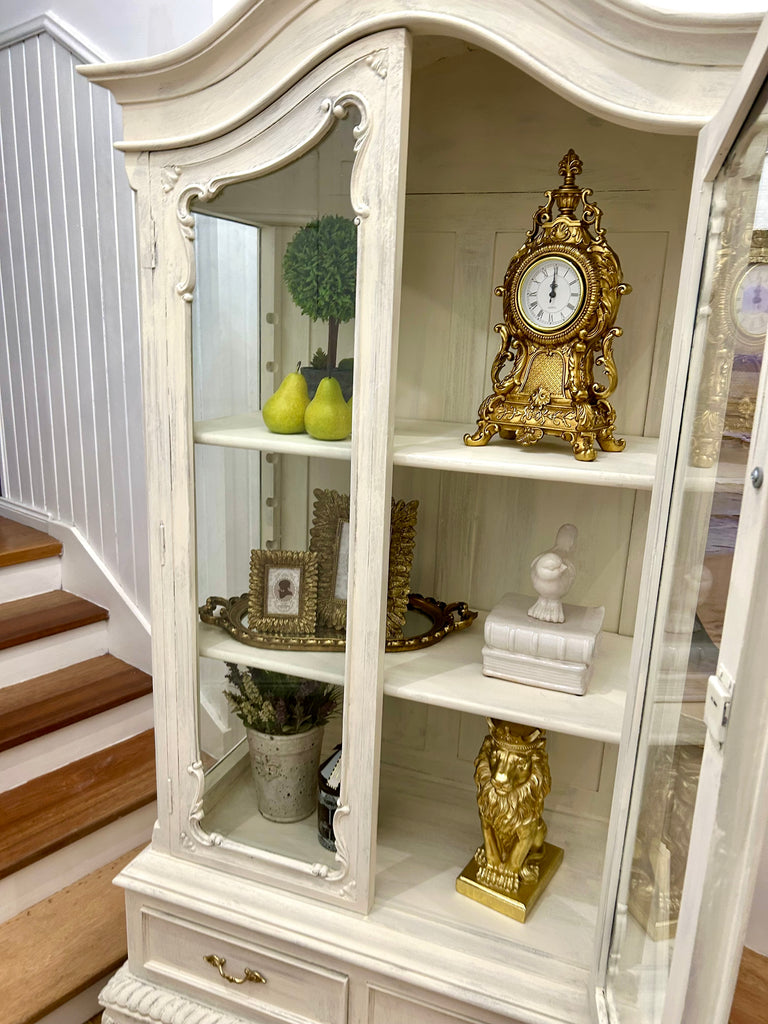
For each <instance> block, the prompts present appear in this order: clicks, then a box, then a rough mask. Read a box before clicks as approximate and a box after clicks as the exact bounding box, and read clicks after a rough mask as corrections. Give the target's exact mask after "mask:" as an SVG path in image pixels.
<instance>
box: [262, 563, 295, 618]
mask: <svg viewBox="0 0 768 1024" xmlns="http://www.w3.org/2000/svg"><path fill="white" fill-rule="evenodd" d="M266 583H267V615H298V614H299V592H300V590H301V569H289V568H286V567H285V566H281V565H279V566H275V567H274V568H270V569H268V570H267V579H266Z"/></svg>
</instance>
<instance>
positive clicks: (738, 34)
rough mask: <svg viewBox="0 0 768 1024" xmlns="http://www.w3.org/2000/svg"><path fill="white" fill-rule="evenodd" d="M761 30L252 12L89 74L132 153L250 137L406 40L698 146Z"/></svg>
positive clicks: (282, 9)
mask: <svg viewBox="0 0 768 1024" xmlns="http://www.w3.org/2000/svg"><path fill="white" fill-rule="evenodd" d="M351 11H354V17H350V13H351ZM758 24H759V18H757V17H756V16H755V15H726V14H720V15H708V16H705V15H697V16H691V15H679V14H676V15H672V14H663V13H661V12H658V11H653V10H651V9H649V8H647V7H646V6H645V5H643V4H640V3H638V2H636V0H558V2H557V3H555V2H554V0H505V2H504V3H499V0H452V2H451V3H450V4H446V3H445V2H444V0H369V2H367V3H366V4H365V5H364V6H363V7H361V9H360V10H354V8H351V7H350V4H349V3H347V2H344V0H255V2H254V0H241V2H240V3H239V4H237V5H236V6H235V7H234V8H233V9H232V10H231V11H230V12H229V13H228V14H227V15H226V16H225V17H224V18H222V19H221V20H220V21H219V22H217V23H216V24H215V25H213V26H212V27H211V28H210V29H209V30H208V31H206V32H205V33H203V34H202V35H200V36H199V37H198V38H197V39H194V40H192V41H191V42H190V43H187V44H186V45H184V46H182V47H179V48H178V49H176V50H172V51H170V52H169V53H166V54H160V55H158V56H155V57H149V58H145V59H142V60H136V61H127V62H121V63H113V64H93V65H86V66H84V67H81V68H80V69H79V70H80V71H81V72H82V73H83V74H84V75H85V76H86V77H87V78H88V79H90V81H92V82H95V83H98V84H100V85H103V86H105V87H106V88H108V89H110V90H111V91H112V93H113V94H114V96H115V98H116V99H117V101H118V102H119V103H120V104H121V105H122V106H123V118H124V122H123V123H124V132H125V138H124V141H123V142H122V143H120V144H119V148H121V149H125V150H131V151H137V150H165V149H174V148H178V147H181V146H188V145H192V144H195V143H196V142H201V141H204V140H206V139H210V138H214V137H216V136H218V135H220V134H222V132H224V131H228V130H230V129H231V128H233V127H235V126H236V125H238V124H241V123H243V122H244V121H246V120H247V119H248V118H250V117H252V116H253V115H254V114H256V113H258V111H260V110H262V109H263V108H264V107H265V106H266V105H268V104H269V103H271V102H272V101H273V100H274V99H276V98H277V97H278V96H279V95H281V94H282V93H283V92H285V90H286V89H287V88H289V87H290V86H291V85H292V84H293V83H294V82H296V81H298V80H299V79H300V78H301V77H302V76H303V75H304V74H306V72H307V71H308V70H310V69H311V68H312V67H315V66H316V65H317V64H318V63H320V62H321V61H322V60H324V59H325V58H326V57H327V56H329V55H330V54H331V53H333V52H334V51H336V50H338V49H339V48H340V47H342V46H344V45H346V44H347V43H349V42H352V41H353V40H356V39H360V38H362V37H364V36H367V35H369V34H371V33H374V32H378V31H380V30H382V29H385V28H391V27H396V26H404V27H405V28H407V29H408V30H409V31H411V32H412V33H413V34H414V35H442V36H451V37H455V38H459V39H462V40H464V41H466V42H467V43H469V44H471V45H475V46H479V47H484V48H485V49H487V50H489V51H491V52H492V53H495V54H497V55H498V56H500V57H502V58H503V59H505V60H508V61H510V62H512V63H513V64H515V65H517V66H518V67H520V68H521V69H522V70H524V71H526V72H527V73H528V74H530V75H531V76H532V77H534V78H535V79H537V80H539V81H540V82H542V83H543V84H544V85H546V86H548V87H549V88H551V89H552V90H553V91H555V92H557V93H558V94H560V95H561V96H563V97H565V98H566V99H568V100H570V101H571V102H572V103H574V104H576V105H578V106H580V107H582V108H583V109H585V110H588V111H590V112H592V113H595V114H598V115H599V116H601V117H604V118H606V119H607V120H609V121H613V122H615V123H617V124H622V125H626V126H628V127H635V128H640V129H643V128H646V129H648V130H651V131H657V132H658V131H661V132H672V133H680V134H688V133H693V132H696V131H697V130H698V129H699V128H700V127H701V126H702V125H703V124H704V123H705V122H706V121H707V120H709V118H711V117H712V115H713V114H714V113H715V112H716V110H717V109H718V107H719V106H720V104H721V103H722V102H723V100H724V98H725V96H726V94H727V92H728V90H729V89H730V87H731V84H732V83H733V81H734V78H735V76H736V74H737V72H738V69H739V68H740V66H741V64H742V63H743V61H744V58H745V56H746V54H747V51H748V49H749V46H750V45H751V42H752V40H753V38H754V36H755V33H756V31H757V27H758Z"/></svg>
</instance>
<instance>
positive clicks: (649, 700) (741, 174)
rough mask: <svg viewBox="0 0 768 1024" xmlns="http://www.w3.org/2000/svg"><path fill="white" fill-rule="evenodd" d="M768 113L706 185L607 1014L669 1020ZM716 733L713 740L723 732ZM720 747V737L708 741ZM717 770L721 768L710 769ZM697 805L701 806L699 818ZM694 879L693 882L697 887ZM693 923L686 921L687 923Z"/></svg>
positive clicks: (720, 581)
mask: <svg viewBox="0 0 768 1024" xmlns="http://www.w3.org/2000/svg"><path fill="white" fill-rule="evenodd" d="M766 152H768V109H767V105H766V94H765V92H763V94H762V95H761V96H760V97H759V99H758V100H757V102H756V103H755V105H754V107H753V110H752V113H751V115H750V117H749V119H748V121H747V123H746V125H745V126H744V128H743V130H742V131H741V133H740V135H739V137H738V139H737V141H736V142H735V144H734V145H733V146H732V148H731V150H730V153H729V154H728V157H727V159H726V160H725V162H724V164H723V166H722V168H721V170H720V172H719V173H718V175H717V176H716V178H715V180H714V183H713V191H712V200H711V210H710V218H709V232H708V237H707V246H706V254H705V261H704V272H703V275H702V278H701V282H700V290H699V299H698V307H697V316H696V326H695V333H694V345H693V355H692V360H691V365H690V372H689V379H688V385H687V392H686V401H685V407H684V418H683V429H682V434H681V441H680V445H679V449H678V452H677V461H676V471H675V483H674V487H673V495H672V512H671V520H670V523H671V525H670V528H669V531H668V534H667V541H666V548H665V555H664V564H663V568H662V575H661V589H660V597H659V603H658V609H657V616H656V622H655V627H654V639H653V647H652V651H651V659H650V669H649V679H648V687H647V693H646V698H645V706H644V713H643V722H642V727H641V740H640V752H639V755H638V761H637V764H636V766H635V779H634V785H633V796H632V804H631V808H630V815H629V829H628V832H627V838H626V846H625V851H624V858H623V863H622V873H621V879H620V887H619V899H618V905H617V911H616V916H615V919H614V930H613V937H612V947H611V957H610V964H609V972H608V979H607V989H606V995H607V1002H608V1008H609V1014H610V1019H611V1020H612V1021H622V1022H628V1021H643V1022H650V1021H654V1022H655V1021H662V1020H663V1021H665V1022H666V1021H672V1020H676V1019H678V1017H677V1016H675V1015H674V1014H673V1015H671V1016H670V1012H671V1011H670V1007H669V1003H670V1000H669V998H668V996H669V992H670V990H671V989H672V988H673V985H674V984H677V982H675V981H674V978H675V976H676V971H674V972H673V971H672V969H671V968H672V963H673V953H674V950H675V945H676V943H677V942H683V941H685V942H687V941H688V939H689V936H688V935H687V934H686V935H685V936H683V934H682V928H683V925H682V923H681V930H680V932H679V931H678V923H679V917H680V910H681V903H682V899H683V888H684V884H685V882H686V875H687V874H690V873H691V872H690V871H689V867H690V865H691V863H692V862H691V857H692V856H693V855H694V854H696V855H698V856H699V857H703V856H704V855H705V853H706V847H703V848H702V847H696V848H694V846H692V843H691V834H692V823H693V820H694V808H695V806H696V800H697V792H698V795H699V797H700V801H701V802H702V804H710V805H712V806H714V804H715V803H716V800H717V788H716V787H717V779H715V780H714V781H713V779H712V778H711V777H709V775H708V774H707V772H704V773H703V774H702V758H703V755H704V751H705V741H706V747H707V749H709V748H710V746H711V745H712V743H713V739H712V738H711V737H710V739H709V740H707V725H706V724H705V708H706V702H707V701H708V699H709V698H708V692H707V691H708V683H709V679H710V676H712V675H714V674H715V673H716V672H718V671H720V672H721V673H722V664H721V648H722V649H723V650H724V649H725V644H726V642H727V643H728V644H729V645H731V644H736V646H737V647H738V646H739V645H740V640H741V638H742V637H743V632H744V627H745V621H744V616H743V615H738V614H737V615H733V614H730V613H729V616H728V620H727V623H726V629H727V630H728V632H727V634H726V635H725V636H724V622H725V620H726V614H725V613H726V606H727V605H728V604H729V594H730V595H731V596H730V600H731V601H732V600H733V595H734V594H735V593H736V592H737V591H738V589H739V587H738V581H736V582H734V578H733V572H732V570H733V565H734V552H735V550H736V544H737V535H738V534H739V531H740V528H741V530H742V533H743V532H744V530H745V529H749V528H750V525H751V524H750V523H749V522H746V523H742V504H743V499H744V491H745V488H749V487H750V486H751V484H750V480H749V475H748V474H749V467H750V463H748V457H749V452H750V444H751V441H752V432H753V424H754V423H755V414H756V409H757V407H758V385H759V382H760V375H761V367H762V363H763V352H764V348H765V338H766V328H768V169H767V168H768V163H767V161H766ZM720 740H722V737H720ZM715 746H717V744H715ZM718 778H719V776H718ZM698 813H699V812H697V814H698ZM700 884H701V883H700V881H699V885H700ZM685 927H686V930H687V931H690V930H691V929H690V925H689V924H686V926H685Z"/></svg>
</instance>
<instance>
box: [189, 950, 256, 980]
mask: <svg viewBox="0 0 768 1024" xmlns="http://www.w3.org/2000/svg"><path fill="white" fill-rule="evenodd" d="M203 960H206V961H207V962H208V963H209V964H213V966H214V967H215V968H216V970H217V971H218V972H219V974H220V975H221V976H222V978H223V979H224V981H228V982H230V983H231V984H232V985H242V984H243V982H245V981H258V982H261V984H263V985H266V983H267V979H266V978H265V977H264V975H263V974H259V972H258V971H252V970H251V968H250V967H246V968H245V972H244V974H243V976H242V978H233V977H232V975H231V974H227V973H226V971H225V970H224V965H225V964H226V962H227V961H226V959H225V958H224V957H223V956H216V955H215V954H214V953H209V954H208V956H204V957H203Z"/></svg>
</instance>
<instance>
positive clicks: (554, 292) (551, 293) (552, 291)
mask: <svg viewBox="0 0 768 1024" xmlns="http://www.w3.org/2000/svg"><path fill="white" fill-rule="evenodd" d="M556 295H557V267H555V268H554V270H553V271H552V287H551V288H550V289H549V301H550V302H551V301H552V299H554V298H555V296H556Z"/></svg>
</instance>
